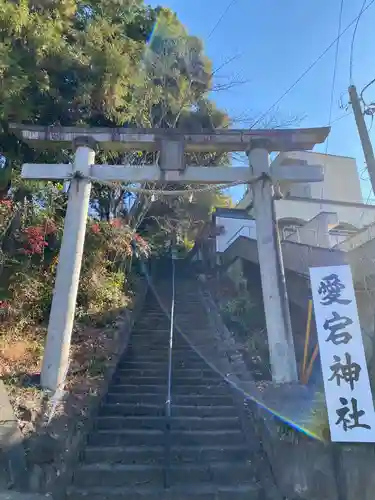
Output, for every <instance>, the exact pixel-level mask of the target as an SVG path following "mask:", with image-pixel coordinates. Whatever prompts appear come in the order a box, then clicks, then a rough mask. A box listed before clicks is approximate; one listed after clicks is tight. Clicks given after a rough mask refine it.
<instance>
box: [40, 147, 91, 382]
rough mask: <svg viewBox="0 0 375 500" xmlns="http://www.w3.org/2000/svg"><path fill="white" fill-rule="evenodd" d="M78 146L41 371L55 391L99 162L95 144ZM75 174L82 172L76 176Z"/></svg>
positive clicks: (64, 363)
mask: <svg viewBox="0 0 375 500" xmlns="http://www.w3.org/2000/svg"><path fill="white" fill-rule="evenodd" d="M86 142H87V141H86ZM76 146H78V147H77V149H76V152H75V157H74V164H73V178H72V181H71V184H70V189H69V199H68V208H67V211H66V216H65V223H64V234H63V238H62V242H61V249H60V254H59V262H58V266H57V274H56V282H55V290H54V293H53V298H52V306H51V313H50V318H49V324H48V333H47V340H46V345H45V351H44V358H43V364H42V372H41V385H42V387H43V388H44V389H48V390H51V391H56V390H57V389H59V388H60V386H61V384H63V383H64V380H65V376H66V373H67V370H68V366H69V352H70V342H71V335H72V329H73V323H74V314H75V307H76V299H77V292H78V283H79V275H80V270H81V263H82V255H83V246H84V242H85V232H86V223H87V215H88V209H89V200H90V192H91V181H90V180H89V176H90V168H91V165H92V164H93V163H94V162H95V152H94V150H93V149H92V148H91V147H88V146H86V145H85V146H80V145H79V143H78V144H76ZM74 174H78V175H76V177H74ZM80 177H82V178H80Z"/></svg>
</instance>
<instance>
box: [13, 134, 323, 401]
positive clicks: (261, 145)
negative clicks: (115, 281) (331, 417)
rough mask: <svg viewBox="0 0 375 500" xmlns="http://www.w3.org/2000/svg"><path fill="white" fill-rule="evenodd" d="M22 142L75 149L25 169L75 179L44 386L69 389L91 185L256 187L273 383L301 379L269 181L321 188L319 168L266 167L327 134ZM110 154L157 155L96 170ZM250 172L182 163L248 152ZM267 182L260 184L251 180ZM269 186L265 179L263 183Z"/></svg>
mask: <svg viewBox="0 0 375 500" xmlns="http://www.w3.org/2000/svg"><path fill="white" fill-rule="evenodd" d="M11 129H13V130H16V133H18V135H19V136H20V138H21V139H22V140H24V141H26V142H29V143H31V144H32V145H33V146H34V147H35V145H39V146H40V147H42V148H48V147H56V145H59V146H60V147H61V148H64V149H66V148H69V147H71V144H72V141H73V147H74V149H75V150H76V153H75V159H74V164H73V165H70V164H65V163H63V164H55V165H49V164H24V165H23V166H22V177H23V178H24V179H39V180H50V179H55V180H57V179H63V180H66V179H71V186H70V190H69V200H68V209H67V214H66V219H65V225H64V234H63V239H62V244H61V250H60V256H59V264H58V270H57V277H56V284H55V290H54V296H53V301H52V309H51V315H50V320H49V326H48V336H47V342H46V348H45V354H44V360H43V369H42V386H43V388H44V389H49V390H52V391H56V390H57V389H59V388H61V385H62V384H63V382H64V379H65V376H66V372H67V368H68V357H69V350H70V341H71V333H72V328H73V322H74V312H75V302H76V297H77V289H78V281H79V274H80V268H81V261H82V253H83V245H84V236H85V230H86V222H87V216H88V208H89V197H90V189H91V181H92V180H96V181H98V182H101V181H104V182H126V183H131V184H134V183H144V182H154V183H159V185H160V184H163V183H175V184H181V183H182V184H227V183H233V182H241V183H244V184H249V183H253V182H254V183H255V184H254V192H255V198H256V202H255V204H256V215H257V218H258V219H257V228H258V226H259V235H260V236H259V241H258V244H259V260H260V267H261V276H262V287H263V296H264V304H265V312H266V316H267V334H268V342H269V348H270V352H271V365H272V373H273V378H274V381H275V382H293V381H295V380H296V366H295V357H294V352H293V339H292V331H291V326H290V317H289V309H288V300H287V295H286V287H285V276H284V270H283V265H282V260H281V253H280V246H279V243H278V239H277V234H276V226H275V222H274V214H273V201H272V189H273V188H272V182H271V179H269V178H267V175H269V170H271V174H272V177H273V178H274V179H277V180H279V181H280V180H281V181H288V182H321V181H322V180H323V178H324V175H323V169H322V167H321V166H320V165H308V166H299V167H298V168H295V165H275V166H274V167H271V169H270V168H269V152H270V151H299V150H308V149H312V148H313V147H314V146H315V144H317V143H322V142H324V141H325V139H326V137H327V135H328V132H329V129H328V128H318V129H299V130H289V129H288V130H257V131H256V130H251V131H249V130H217V131H214V132H212V131H206V132H199V133H196V134H194V133H191V134H184V133H183V132H180V131H175V130H160V129H151V130H131V129H108V128H93V129H86V128H80V127H66V128H65V127H62V128H56V129H52V128H50V127H37V126H32V125H30V126H28V125H25V126H23V125H14V126H11ZM94 144H95V145H97V147H98V148H101V149H103V150H106V151H108V150H109V151H110V150H115V151H132V150H137V151H139V150H140V149H142V150H144V151H158V152H160V160H159V163H158V164H155V165H145V166H143V167H142V168H139V167H134V166H131V165H95V164H94V159H95V158H94V157H95V154H94V146H93V145H94ZM249 145H250V152H249V158H250V166H251V169H252V170H251V169H250V168H241V167H231V168H228V167H215V168H210V167H199V166H188V165H186V164H185V153H186V152H215V151H222V152H232V151H243V152H245V151H249ZM260 175H261V176H262V177H263V178H262V179H260V180H258V181H255V179H254V176H256V177H258V176H260ZM263 179H264V180H263Z"/></svg>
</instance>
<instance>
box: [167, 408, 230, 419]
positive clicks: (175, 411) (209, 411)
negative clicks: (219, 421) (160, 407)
mask: <svg viewBox="0 0 375 500" xmlns="http://www.w3.org/2000/svg"><path fill="white" fill-rule="evenodd" d="M237 413H238V412H237V409H236V408H235V407H234V406H233V405H230V406H228V405H215V406H204V405H200V406H191V405H185V406H183V405H172V415H173V416H176V417H213V416H217V415H220V417H236V416H237Z"/></svg>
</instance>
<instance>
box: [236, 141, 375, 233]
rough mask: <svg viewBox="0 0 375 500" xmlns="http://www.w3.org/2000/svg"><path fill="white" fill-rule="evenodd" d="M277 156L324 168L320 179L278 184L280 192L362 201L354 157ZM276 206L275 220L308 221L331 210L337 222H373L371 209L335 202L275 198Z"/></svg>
mask: <svg viewBox="0 0 375 500" xmlns="http://www.w3.org/2000/svg"><path fill="white" fill-rule="evenodd" d="M280 157H281V158H282V160H283V161H285V162H286V163H287V160H288V158H291V159H293V160H297V159H300V160H304V161H307V162H308V163H309V164H311V165H322V166H323V167H324V181H323V182H312V183H304V184H292V183H288V184H286V183H283V184H282V186H281V189H282V191H283V192H290V195H291V196H300V197H307V198H309V197H310V198H315V199H322V198H323V199H329V200H333V201H346V202H352V203H363V199H362V193H361V186H360V180H359V176H358V171H357V165H356V161H355V160H354V159H353V158H347V157H342V156H333V155H325V154H321V153H314V152H304V151H296V152H291V153H281V154H280ZM296 168H298V166H296ZM251 199H252V197H251V192H250V193H247V194H246V195H245V197H244V199H243V200H241V201H240V203H239V204H238V208H246V207H247V206H248V205H249V204H250V202H251ZM275 209H276V217H277V219H278V220H280V219H284V218H288V219H289V218H298V219H303V220H305V221H306V222H308V221H310V220H311V219H313V218H314V217H316V216H317V215H318V214H320V213H321V212H334V213H337V217H338V222H339V223H348V224H352V225H353V226H355V227H357V228H358V229H361V228H363V227H364V226H367V225H369V224H373V223H374V222H375V210H374V209H366V208H362V207H358V208H356V207H344V206H340V205H336V204H334V203H320V202H317V203H305V202H302V201H292V200H277V201H276V202H275Z"/></svg>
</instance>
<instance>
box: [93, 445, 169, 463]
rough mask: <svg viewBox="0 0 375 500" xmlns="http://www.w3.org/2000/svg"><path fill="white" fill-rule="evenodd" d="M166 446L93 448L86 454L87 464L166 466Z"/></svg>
mask: <svg viewBox="0 0 375 500" xmlns="http://www.w3.org/2000/svg"><path fill="white" fill-rule="evenodd" d="M164 450H165V448H164V446H141V447H140V446H124V447H121V446H117V447H116V446H92V445H91V444H88V446H87V447H86V449H85V452H84V462H85V463H96V462H107V463H110V464H115V463H126V464H153V463H158V464H164V461H165V451H164Z"/></svg>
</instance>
